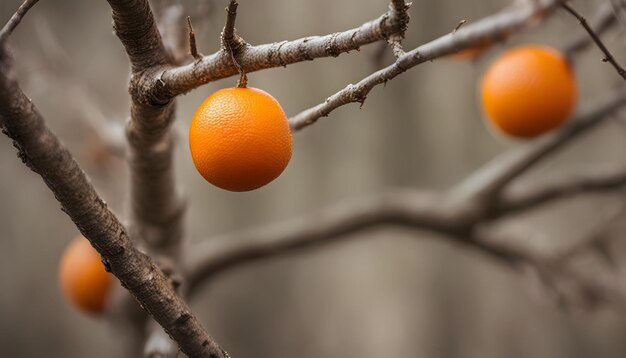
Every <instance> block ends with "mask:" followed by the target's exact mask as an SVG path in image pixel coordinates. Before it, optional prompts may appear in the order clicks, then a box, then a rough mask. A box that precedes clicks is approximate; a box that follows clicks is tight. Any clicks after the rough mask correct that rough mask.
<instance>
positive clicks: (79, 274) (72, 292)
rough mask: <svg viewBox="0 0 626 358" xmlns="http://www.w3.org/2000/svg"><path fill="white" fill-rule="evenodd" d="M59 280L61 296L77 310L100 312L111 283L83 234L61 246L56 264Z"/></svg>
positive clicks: (110, 276)
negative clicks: (63, 250)
mask: <svg viewBox="0 0 626 358" xmlns="http://www.w3.org/2000/svg"><path fill="white" fill-rule="evenodd" d="M59 281H60V284H61V290H62V292H63V294H64V295H65V297H66V298H67V299H68V300H69V301H70V302H71V303H72V304H73V305H74V306H76V307H77V308H78V309H80V310H83V311H87V312H91V313H101V312H102V311H104V308H105V305H106V300H107V297H108V296H109V292H110V289H111V287H112V283H113V275H112V274H110V273H108V272H107V271H106V270H105V269H104V265H103V264H102V261H101V259H100V254H98V252H97V251H96V250H95V249H94V248H93V247H91V244H90V243H89V241H87V239H85V238H84V237H83V236H78V237H77V238H75V239H74V240H73V241H72V242H70V244H69V245H68V246H67V248H66V249H65V252H64V253H63V257H61V262H60V265H59Z"/></svg>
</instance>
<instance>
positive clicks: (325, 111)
mask: <svg viewBox="0 0 626 358" xmlns="http://www.w3.org/2000/svg"><path fill="white" fill-rule="evenodd" d="M557 3H559V1H543V2H541V4H542V5H541V6H536V7H524V8H522V9H520V10H516V11H511V12H506V13H502V14H498V15H493V16H490V17H487V18H485V19H483V20H481V21H478V22H476V23H473V24H470V25H467V26H465V27H463V28H461V29H459V30H458V31H456V32H452V33H449V34H447V35H445V36H442V37H440V38H438V39H436V40H434V41H431V42H429V43H426V44H424V45H422V46H420V47H418V48H416V49H414V50H412V51H410V52H407V53H405V54H404V55H402V56H400V57H399V58H398V59H397V60H396V62H395V63H394V64H393V65H391V66H388V67H386V68H384V69H382V70H380V71H377V72H375V73H373V74H371V75H369V76H367V77H366V78H364V79H362V80H361V81H360V82H358V83H357V84H356V85H353V84H350V85H348V86H347V87H346V88H344V89H343V90H341V91H339V92H337V93H335V94H334V95H332V96H330V97H329V98H327V99H326V101H325V102H323V103H320V104H318V105H317V106H315V107H312V108H309V109H307V110H305V111H303V112H301V113H299V114H297V115H295V116H293V117H291V118H290V119H289V122H290V125H291V128H292V129H293V130H301V129H302V128H304V127H306V126H309V125H311V124H313V123H315V122H316V121H317V120H318V119H320V118H321V117H326V116H328V115H329V114H330V112H332V111H333V110H335V109H337V108H339V107H341V106H343V105H346V104H348V103H354V102H358V103H361V105H362V104H363V102H364V101H365V99H366V97H367V94H368V93H369V92H370V91H371V90H372V88H374V87H375V86H377V85H379V84H383V83H386V82H387V81H389V80H391V79H393V78H394V77H396V76H397V75H399V74H401V73H403V72H405V71H407V70H408V69H410V68H412V67H414V66H417V65H419V64H421V63H424V62H426V61H430V60H433V59H436V58H438V57H441V56H445V55H449V54H452V53H455V52H458V51H459V50H460V49H464V48H467V47H471V46H474V45H476V44H479V43H484V42H485V41H488V40H492V39H495V38H498V37H501V36H504V35H505V34H508V33H510V32H513V31H517V30H519V29H521V28H523V27H525V26H527V25H528V23H529V21H530V20H531V19H534V18H536V17H537V16H541V15H545V14H546V12H547V11H548V10H550V9H552V8H553V7H554V6H555V5H556V4H557Z"/></svg>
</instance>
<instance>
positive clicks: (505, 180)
mask: <svg viewBox="0 0 626 358" xmlns="http://www.w3.org/2000/svg"><path fill="white" fill-rule="evenodd" d="M624 105H626V87H621V88H619V89H616V90H614V91H612V92H610V93H607V94H606V95H604V96H601V98H599V99H598V100H597V101H596V102H595V103H593V104H592V105H590V106H589V107H587V108H586V110H582V111H579V113H578V114H577V115H576V116H575V117H574V118H572V119H571V120H570V124H569V125H567V126H566V127H565V128H563V129H561V130H559V131H557V132H555V133H552V134H548V135H545V136H543V137H541V138H539V139H537V140H535V141H532V142H530V143H528V144H526V145H523V146H521V147H520V148H519V149H515V150H512V151H509V152H506V153H504V154H503V155H500V156H498V157H496V158H495V159H494V160H492V161H491V162H489V163H487V164H486V165H485V166H484V168H482V169H479V170H478V171H476V172H475V173H474V174H472V175H471V176H470V177H469V178H467V179H465V180H464V181H463V182H462V183H461V184H459V185H458V186H457V187H456V188H454V189H453V190H452V192H451V196H452V197H454V198H456V199H457V200H467V198H469V197H480V198H482V200H483V201H484V202H492V198H493V197H494V196H496V195H497V194H498V193H499V192H501V190H502V189H503V188H504V187H506V186H507V185H508V184H509V183H510V182H511V181H513V180H515V179H516V178H518V177H520V176H521V175H523V174H524V173H525V172H526V171H527V170H529V169H530V168H531V167H533V166H534V165H535V164H537V163H538V162H540V161H541V160H543V159H544V158H546V157H548V156H549V155H550V154H552V153H554V152H555V151H557V150H558V149H560V148H562V147H563V146H564V145H566V144H567V143H570V142H571V141H573V140H574V139H575V138H577V137H579V136H580V135H582V134H584V133H588V132H589V130H591V129H592V128H594V127H596V126H597V125H599V124H600V123H602V122H603V121H604V120H606V119H607V118H609V115H610V114H611V113H612V112H614V111H615V110H617V109H619V108H620V107H623V106H624Z"/></svg>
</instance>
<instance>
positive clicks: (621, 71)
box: [561, 2, 626, 80]
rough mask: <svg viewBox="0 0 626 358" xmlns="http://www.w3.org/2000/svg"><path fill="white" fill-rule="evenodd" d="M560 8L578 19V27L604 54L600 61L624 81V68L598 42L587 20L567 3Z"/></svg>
mask: <svg viewBox="0 0 626 358" xmlns="http://www.w3.org/2000/svg"><path fill="white" fill-rule="evenodd" d="M561 7H563V8H564V9H565V10H567V12H569V13H570V14H572V16H574V17H575V18H576V19H578V22H579V23H580V25H582V27H583V28H584V29H585V31H587V33H588V34H589V36H590V37H591V39H592V40H593V42H594V43H595V44H596V45H597V46H598V48H599V49H600V50H601V51H602V53H603V54H604V58H603V59H602V61H603V62H608V63H610V64H611V65H612V66H613V68H615V70H616V71H617V73H618V74H619V75H620V76H622V78H623V79H624V80H626V70H624V68H622V66H620V64H619V63H617V61H616V60H615V57H613V54H611V51H609V49H608V48H607V47H606V46H605V45H604V43H603V42H602V40H600V38H599V37H598V35H597V34H596V33H595V32H594V31H593V29H592V28H591V27H590V26H589V24H588V23H587V20H586V19H585V18H584V17H583V16H582V15H580V14H579V13H578V12H577V11H576V10H574V8H572V7H571V6H570V5H569V4H568V3H566V2H564V3H562V4H561Z"/></svg>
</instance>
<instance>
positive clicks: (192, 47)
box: [187, 16, 202, 60]
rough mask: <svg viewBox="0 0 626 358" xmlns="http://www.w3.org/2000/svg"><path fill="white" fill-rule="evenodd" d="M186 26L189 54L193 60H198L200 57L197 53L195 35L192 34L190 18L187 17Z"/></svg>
mask: <svg viewBox="0 0 626 358" xmlns="http://www.w3.org/2000/svg"><path fill="white" fill-rule="evenodd" d="M187 25H188V26H189V52H190V53H191V56H192V57H193V58H194V59H196V60H200V59H202V55H201V54H200V53H198V47H197V46H196V34H195V33H194V32H193V26H192V25H191V16H187Z"/></svg>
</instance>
